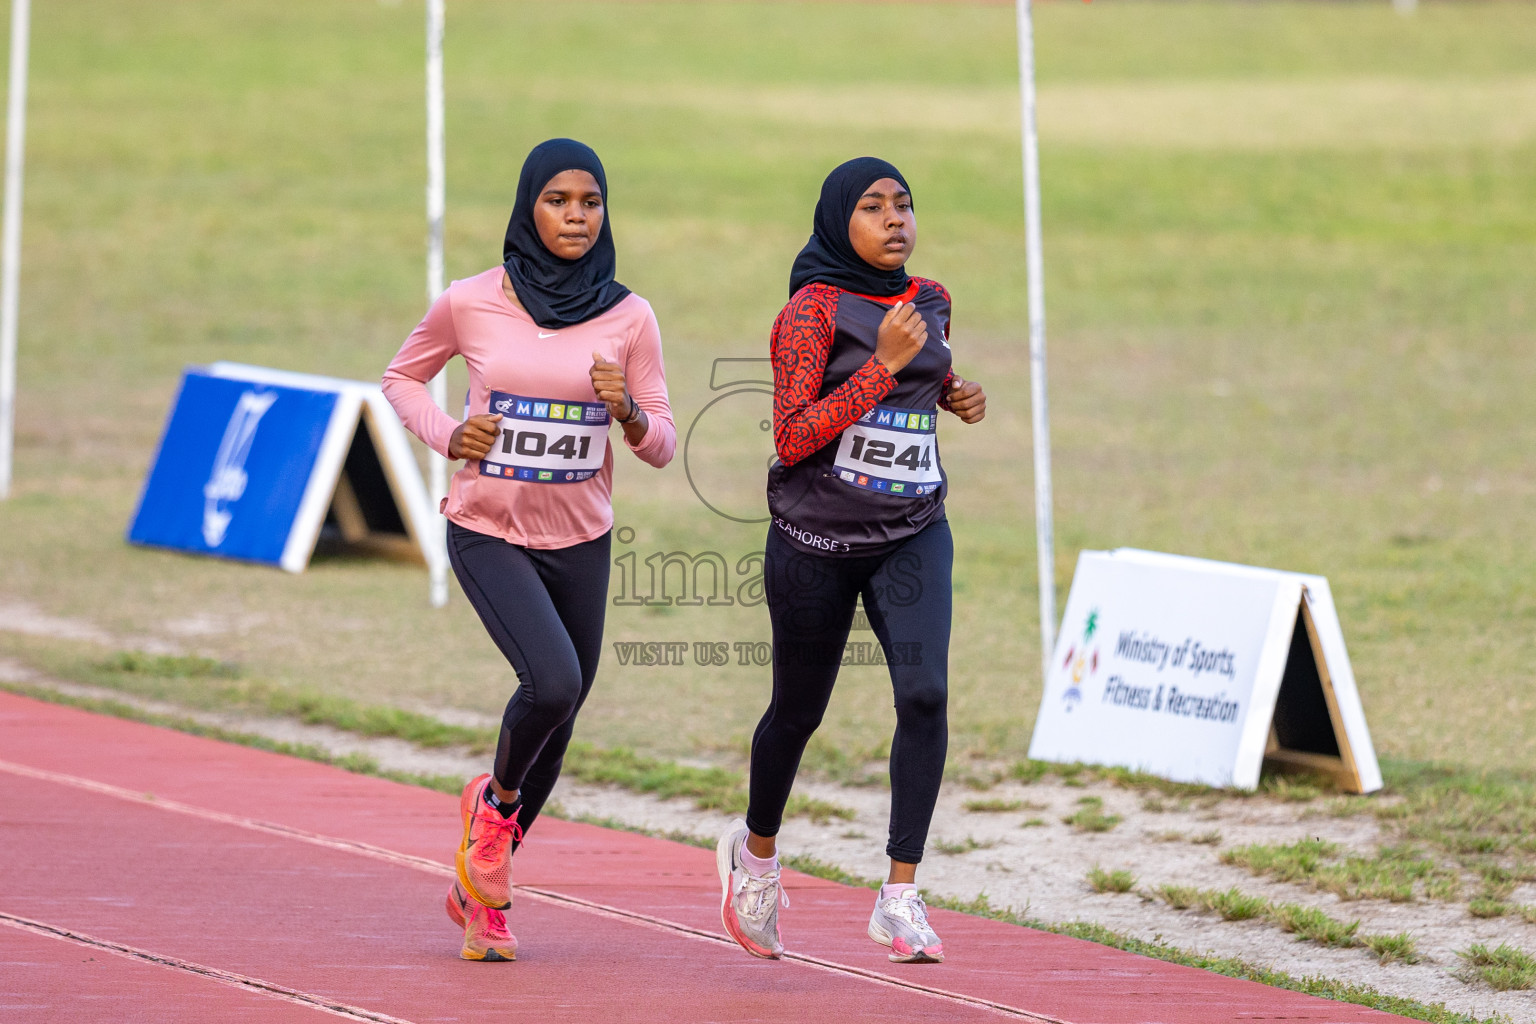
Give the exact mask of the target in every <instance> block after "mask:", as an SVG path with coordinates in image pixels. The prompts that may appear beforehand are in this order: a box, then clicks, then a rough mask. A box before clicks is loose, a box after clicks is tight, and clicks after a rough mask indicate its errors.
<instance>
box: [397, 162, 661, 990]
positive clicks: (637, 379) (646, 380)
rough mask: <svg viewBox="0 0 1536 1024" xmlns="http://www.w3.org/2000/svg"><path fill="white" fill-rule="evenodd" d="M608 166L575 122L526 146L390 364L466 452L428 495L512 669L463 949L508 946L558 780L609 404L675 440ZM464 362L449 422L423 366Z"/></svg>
mask: <svg viewBox="0 0 1536 1024" xmlns="http://www.w3.org/2000/svg"><path fill="white" fill-rule="evenodd" d="M607 192H608V186H607V179H606V176H605V175H604V173H603V165H602V163H601V162H600V161H599V160H598V158H597V154H596V153H594V152H593V151H592V150H591V149H589V148H588V147H587V146H584V145H582V144H581V143H579V142H574V141H572V140H570V139H551V140H550V141H548V142H545V143H542V144H541V145H539V146H537V147H535V148H534V150H533V152H531V153H529V154H528V159H527V161H525V162H524V164H523V171H522V175H521V176H520V178H519V180H518V185H517V199H516V202H515V204H514V206H513V209H512V219H511V222H510V223H509V224H508V225H507V237H506V242H505V245H504V249H503V253H504V257H505V260H506V262H505V263H504V264H503V265H502V266H500V267H496V268H493V269H491V270H487V271H485V272H484V273H482V274H477V275H475V276H474V277H470V278H466V279H465V280H462V281H455V282H454V283H453V284H452V285H451V286H450V287H449V288H448V290H447V291H445V292H444V293H443V294H442V295H441V296H440V297H439V298H438V300H437V301H436V302H434V303H433V304H432V308H431V309H430V310H428V311H427V315H426V318H425V319H423V320H422V321H421V323H420V324H419V325H417V327H416V329H415V330H414V331H412V332H411V336H410V337H409V338H407V339H406V341H405V344H404V345H403V346H401V348H400V351H399V353H398V354H397V355H396V356H395V358H394V360H393V361H392V362H391V363H390V364H389V369H388V370H386V371H385V373H384V393H385V395H386V396H388V398H389V401H390V403H391V404H392V405H393V406H394V407H395V411H396V412H397V413H398V414H399V415H400V419H401V421H402V422H403V423H404V424H405V425H406V427H408V428H409V429H410V430H411V432H412V433H414V434H415V435H416V436H417V437H419V438H421V439H422V441H424V442H426V443H427V444H428V445H429V446H430V447H431V448H432V449H433V450H435V451H436V452H438V453H439V454H440V455H444V456H447V457H448V458H450V459H463V460H465V462H464V468H462V469H460V470H459V471H458V472H457V473H456V474H454V477H453V482H452V484H451V486H450V487H449V491H448V497H447V499H446V500H445V501H444V502H443V508H442V511H443V513H444V515H446V516H447V517H448V557H449V561H450V562H451V563H452V565H453V570H454V573H455V574H456V575H457V576H458V579H459V583H460V585H461V586H462V587H463V589H464V594H465V596H466V597H468V598H469V600H470V603H472V604H473V605H474V606H475V611H476V612H478V613H479V615H480V620H481V621H482V622H483V623H484V624H485V628H486V631H487V632H489V633H490V635H491V639H492V640H494V641H495V643H496V646H497V647H498V648H500V650H501V653H502V654H503V655H505V656H506V659H507V661H508V662H510V663H511V665H512V667H513V669H514V670H515V671H516V672H517V678H518V686H517V689H516V690H515V691H514V692H513V694H512V698H511V700H510V701H508V702H507V709H506V712H505V714H504V715H503V717H502V726H501V736H500V739H499V741H498V742H497V745H496V761H495V765H494V771H493V772H491V773H488V774H485V775H481V776H478V777H477V778H474V779H472V780H470V782H469V784H468V785H467V786H465V788H464V793H463V795H462V797H461V798H460V800H459V810H460V815H461V817H462V819H463V826H464V832H463V837H462V839H461V840H460V843H459V851H458V858H457V859H458V878H457V880H456V881H455V882H454V884H453V888H452V889H451V890H450V891H449V894H448V914H449V916H450V917H451V918H453V920H454V922H455V923H456V924H459V925H460V926H462V927H463V929H464V944H463V948H462V951H461V953H460V955H461V956H463V957H464V958H465V959H467V960H511V959H513V958H514V954H515V951H516V948H517V940H516V939H515V938H513V937H512V935H511V934H510V933H509V932H508V931H507V928H506V919H505V916H504V915H503V913H502V911H504V910H505V909H506V908H507V907H509V906H511V900H512V893H511V887H512V861H511V858H512V852H513V851H514V850H515V848H516V845H517V844H518V843H519V842H521V841H522V838H523V834H524V832H525V831H526V830H527V829H528V828H529V826H531V825H532V824H533V820H534V818H536V817H537V816H538V813H539V809H540V808H541V807H543V805H544V801H545V800H546V799H547V798H548V797H549V794H550V791H551V790H552V789H553V788H554V785H555V780H556V779H557V778H558V777H559V775H560V764H561V761H562V759H563V758H564V756H565V748H566V745H567V744H568V743H569V742H570V739H571V730H572V726H573V724H574V722H575V718H576V712H577V711H578V710H579V709H580V708H581V704H582V702H583V701H584V700H585V699H586V696H587V692H588V690H589V689H591V686H592V679H593V677H594V676H595V675H596V673H597V661H598V655H599V653H600V652H601V649H602V636H603V613H604V611H605V609H606V606H607V600H608V567H609V539H610V531H611V530H612V527H613V505H612V501H611V495H612V490H613V453H612V450H611V449H610V448H609V445H608V431H609V424H610V422H612V421H617V422H618V423H619V424H620V426H621V428H622V430H623V434H624V443H625V445H626V446H627V447H628V448H629V450H630V451H632V452H634V453H635V455H637V456H638V457H639V458H640V459H642V460H644V461H645V462H647V463H649V464H650V465H652V466H656V467H661V466H665V465H666V464H667V463H668V462H669V461H671V459H672V453H673V450H674V449H675V448H676V444H677V431H676V428H675V427H674V425H673V422H672V410H671V408H670V406H669V405H668V403H667V387H666V380H665V377H664V374H663V368H662V359H661V334H660V331H659V330H658V329H657V326H656V317H655V315H654V314H653V313H652V312H651V307H650V304H649V303H647V302H646V301H645V300H644V299H642V298H641V297H640V296H638V295H635V294H634V293H633V292H631V291H630V290H629V289H628V288H625V287H624V286H623V285H621V284H619V283H618V282H617V281H615V280H614V279H613V275H614V262H615V260H614V249H613V234H612V231H611V229H610V226H609V221H608V218H607V216H606V214H607ZM455 355H458V356H462V357H463V359H464V362H465V364H466V365H467V366H468V367H469V403H468V406H469V409H468V411H469V413H470V415H469V417H468V418H467V419H466V420H465V421H464V422H463V423H459V422H457V421H456V420H454V419H453V418H452V417H451V416H449V415H448V414H447V413H445V412H443V410H442V409H440V408H438V406H437V404H436V403H434V402H433V401H432V398H431V396H430V395H429V394H428V392H427V387H426V382H427V381H429V380H431V379H432V377H434V376H435V375H436V374H437V372H438V371H439V370H441V369H442V368H443V365H444V364H445V363H447V362H448V360H449V359H450V358H452V357H453V356H455Z"/></svg>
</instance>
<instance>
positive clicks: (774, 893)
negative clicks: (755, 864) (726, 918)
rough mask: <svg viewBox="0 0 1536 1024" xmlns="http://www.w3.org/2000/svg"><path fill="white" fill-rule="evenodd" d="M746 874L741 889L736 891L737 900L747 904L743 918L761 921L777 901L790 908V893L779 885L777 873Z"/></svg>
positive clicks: (743, 911)
mask: <svg viewBox="0 0 1536 1024" xmlns="http://www.w3.org/2000/svg"><path fill="white" fill-rule="evenodd" d="M745 874H746V877H745V878H743V879H742V881H741V888H739V889H737V890H736V898H737V899H739V900H741V901H742V902H743V903H744V904H745V906H744V907H743V908H742V911H741V913H742V916H743V917H748V918H751V919H752V920H754V921H756V920H760V919H761V918H763V917H766V916H767V914H768V912H769V911H770V910H772V909H773V905H774V903H775V902H776V901H781V902H782V904H783V906H784V907H786V908H788V906H789V893H788V892H786V891H785V889H784V886H782V885H780V884H779V873H778V872H777V871H770V872H769V873H768V874H766V875H754V874H752V872H750V871H748V872H746V873H745Z"/></svg>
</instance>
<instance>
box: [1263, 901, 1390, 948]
mask: <svg viewBox="0 0 1536 1024" xmlns="http://www.w3.org/2000/svg"><path fill="white" fill-rule="evenodd" d="M1269 913H1270V916H1271V917H1273V918H1274V919H1275V923H1276V924H1278V925H1279V926H1280V927H1281V928H1283V929H1284V930H1285V931H1288V932H1294V933H1295V934H1296V937H1297V938H1298V939H1308V940H1310V941H1312V942H1315V943H1317V944H1318V945H1320V946H1344V947H1348V946H1353V945H1356V944H1357V943H1358V942H1359V940H1358V939H1357V938H1356V936H1355V933H1356V932H1358V931H1359V930H1360V922H1359V921H1350V922H1349V923H1347V924H1346V923H1345V922H1343V921H1340V920H1339V919H1338V918H1336V917H1331V916H1329V915H1328V914H1326V913H1324V912H1323V911H1321V910H1319V909H1318V908H1316V907H1304V906H1302V905H1301V904H1299V903H1281V904H1276V905H1275V906H1273V907H1270V908H1269ZM1372 952H1375V950H1372ZM1379 955H1380V954H1378V956H1379Z"/></svg>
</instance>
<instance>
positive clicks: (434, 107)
mask: <svg viewBox="0 0 1536 1024" xmlns="http://www.w3.org/2000/svg"><path fill="white" fill-rule="evenodd" d="M443 3H444V0H427V301H428V302H435V301H437V297H438V296H439V295H441V294H442V293H443V209H444V207H445V206H446V199H445V186H444V176H445V173H446V172H445V169H444V155H443ZM432 400H433V401H434V402H436V403H437V407H438V408H439V409H441V408H444V407H445V406H447V404H448V371H447V369H446V368H445V369H443V370H441V371H439V372H438V374H437V376H436V377H433V378H432ZM427 458H428V459H429V460H430V463H429V464H430V467H431V468H430V482H429V485H430V487H431V491H432V506H433V508H434V509H436V508H437V507H438V506H440V505H441V504H442V500H443V498H444V497H446V496H447V494H448V461H447V460H446V459H444V458H443V457H442V456H440V455H438V454H437V453H436V452H433V453H431V454H430V455H428V456H427ZM433 523H434V524H435V526H434V529H435V535H434V537H433V540H434V542H435V543H436V545H437V547H438V552H439V555H440V556H441V557H439V558H437V559H435V560H434V561H433V562H432V564H431V567H430V572H431V577H432V581H431V597H432V607H434V608H441V607H443V606H444V605H446V604H447V603H448V535H447V525H448V524H447V521H446V520H444V519H443V518H442V517H441V516H439V517H438V518H436V519H434V520H433Z"/></svg>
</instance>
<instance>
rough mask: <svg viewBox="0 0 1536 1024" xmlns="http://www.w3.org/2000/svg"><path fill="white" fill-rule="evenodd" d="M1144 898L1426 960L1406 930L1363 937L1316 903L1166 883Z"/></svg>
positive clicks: (1384, 959)
mask: <svg viewBox="0 0 1536 1024" xmlns="http://www.w3.org/2000/svg"><path fill="white" fill-rule="evenodd" d="M1090 884H1092V874H1091V873H1090ZM1144 898H1146V899H1159V900H1162V901H1163V902H1164V903H1166V904H1168V906H1169V907H1171V908H1172V909H1174V910H1190V909H1194V910H1207V911H1213V912H1215V913H1216V914H1219V915H1220V916H1221V919H1222V920H1224V921H1248V920H1253V919H1256V918H1265V919H1268V920H1269V921H1271V922H1273V923H1274V924H1275V925H1276V926H1278V927H1279V928H1280V929H1282V930H1283V931H1287V932H1290V933H1292V934H1294V935H1295V936H1296V938H1297V939H1299V940H1305V941H1309V942H1315V943H1317V944H1318V945H1321V946H1338V947H1344V948H1347V947H1351V946H1364V947H1365V948H1367V949H1369V950H1370V951H1371V952H1372V953H1373V954H1375V956H1376V959H1377V960H1378V961H1379V962H1380V963H1382V964H1388V963H1394V962H1402V963H1409V964H1413V963H1418V962H1419V961H1420V960H1421V959H1422V958H1421V957H1420V955H1419V952H1418V943H1417V941H1416V940H1415V939H1414V938H1413V936H1411V935H1409V934H1408V933H1407V932H1400V933H1398V934H1396V935H1375V934H1369V935H1361V934H1359V932H1360V922H1359V921H1358V920H1355V921H1341V920H1339V919H1338V918H1336V917H1332V916H1330V915H1329V914H1328V913H1327V912H1326V911H1323V910H1320V909H1319V908H1317V907H1308V906H1304V905H1302V904H1299V903H1271V902H1270V901H1269V900H1267V899H1265V898H1264V897H1262V896H1258V895H1254V894H1250V893H1244V892H1242V891H1241V890H1239V889H1237V888H1235V887H1234V888H1231V889H1226V890H1216V889H1200V888H1197V887H1195V886H1192V885H1173V884H1169V883H1165V884H1163V885H1159V886H1157V887H1155V888H1154V889H1152V890H1151V891H1150V892H1149V893H1147V894H1146V896H1144Z"/></svg>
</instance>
